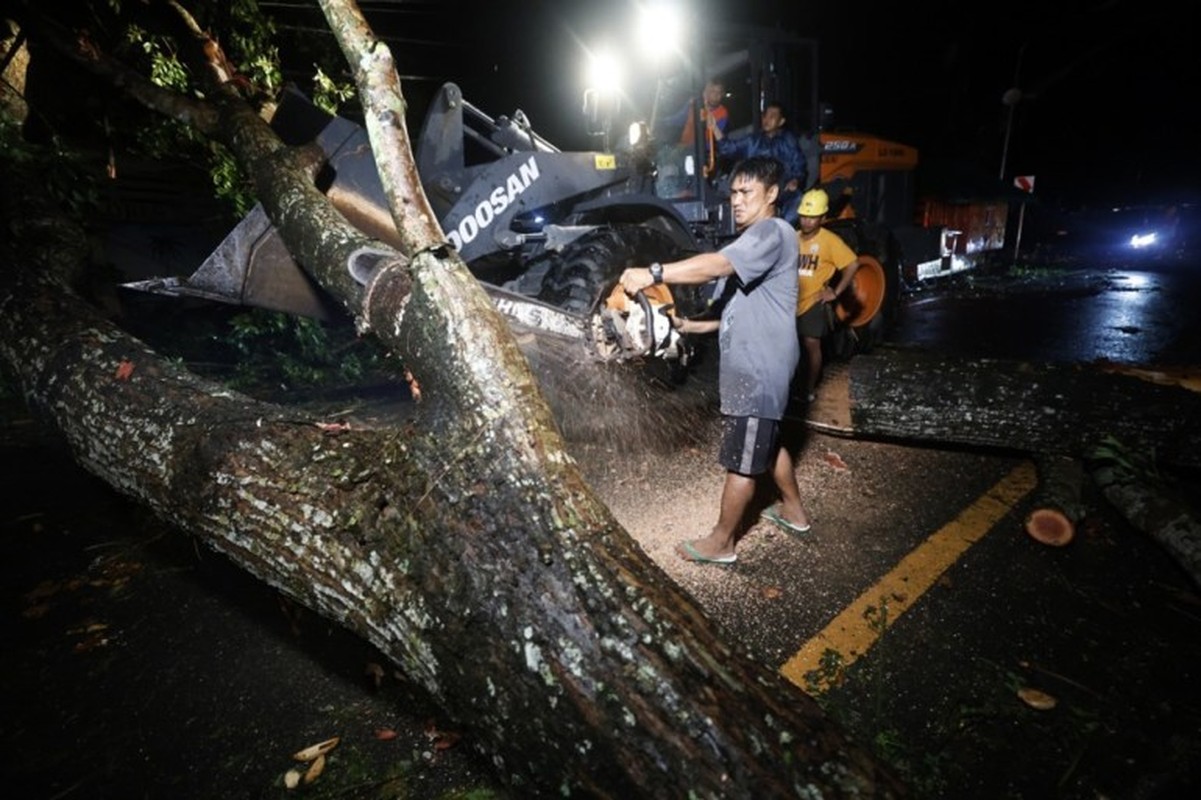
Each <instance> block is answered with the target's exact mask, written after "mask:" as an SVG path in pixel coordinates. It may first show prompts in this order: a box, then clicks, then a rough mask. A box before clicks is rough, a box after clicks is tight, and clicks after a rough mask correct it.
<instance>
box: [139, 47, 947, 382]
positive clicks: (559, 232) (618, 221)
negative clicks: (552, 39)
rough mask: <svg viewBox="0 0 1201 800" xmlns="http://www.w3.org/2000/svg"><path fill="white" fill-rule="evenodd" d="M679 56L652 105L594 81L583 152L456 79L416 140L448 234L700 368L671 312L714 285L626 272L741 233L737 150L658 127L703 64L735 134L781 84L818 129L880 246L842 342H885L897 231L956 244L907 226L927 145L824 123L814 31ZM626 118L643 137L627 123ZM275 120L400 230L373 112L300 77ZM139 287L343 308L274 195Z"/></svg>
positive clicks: (521, 305) (813, 179) (305, 307)
mask: <svg viewBox="0 0 1201 800" xmlns="http://www.w3.org/2000/svg"><path fill="white" fill-rule="evenodd" d="M676 67H677V68H676V69H674V70H673V69H671V68H670V66H668V67H664V66H663V65H662V64H660V65H659V67H658V68H657V70H658V77H657V80H655V81H643V82H642V85H644V86H645V87H647V88H648V89H653V91H652V96H651V97H650V98H648V99H647V100H646V103H645V104H639V103H638V102H636V100H635V101H634V102H629V98H631V97H634V95H632V94H623V95H620V96H619V95H616V94H609V95H607V96H606V95H605V94H603V93H600V92H597V91H595V90H592V89H590V90H589V91H588V92H586V93H585V103H584V110H585V115H586V118H587V120H588V123H589V132H590V133H592V134H594V135H596V136H598V137H600V138H601V140H602V141H601V144H600V146H599V147H597V148H596V149H593V150H581V151H576V152H568V151H563V150H560V149H559V148H558V147H556V146H555V145H554V144H552V143H551V142H550V141H548V140H547V139H546V138H544V137H543V136H541V135H540V134H538V133H537V132H536V131H535V130H534V129H533V126H532V125H531V123H530V120H529V119H528V118H527V116H526V115H525V114H524V113H523V112H522V111H520V110H518V111H515V112H514V113H513V114H512V115H511V116H498V117H492V116H489V115H488V114H487V113H485V112H484V111H482V110H481V109H480V108H478V107H477V106H475V105H474V104H473V103H471V102H470V101H468V100H467V99H466V98H465V97H464V96H463V93H462V91H461V90H460V88H459V86H458V85H456V84H454V83H447V84H445V85H443V86H442V87H441V88H440V90H439V91H438V92H437V93H436V95H435V96H434V98H433V100H432V102H431V103H430V106H429V108H428V111H427V112H426V115H425V119H424V123H423V124H422V126H421V129H420V133H419V136H418V138H417V140H416V142H415V147H414V151H415V152H414V155H415V158H416V164H417V169H418V172H419V174H420V177H421V181H422V185H423V188H424V191H425V193H426V195H427V197H428V199H429V201H430V204H431V206H432V207H433V209H434V211H435V213H436V214H437V217H438V221H439V223H440V225H441V227H442V230H443V231H444V232H445V234H446V237H447V241H448V242H449V243H450V244H451V245H452V246H453V247H455V249H456V250H458V252H459V254H460V256H461V257H462V258H463V260H464V261H465V263H466V264H467V265H468V267H469V268H470V269H471V271H472V273H473V274H474V275H475V276H476V277H477V278H478V279H479V280H480V282H481V284H482V285H483V287H484V288H485V290H486V291H487V292H488V293H489V295H490V296H491V297H492V298H493V300H494V302H495V303H496V305H497V308H498V309H499V310H500V311H501V312H502V313H503V314H505V315H507V316H508V317H510V318H511V319H513V320H514V321H515V322H518V323H521V324H522V325H526V326H530V327H533V328H537V329H539V330H542V331H546V332H548V333H553V334H555V335H562V336H569V337H574V338H578V339H580V340H582V341H583V342H584V343H585V344H586V345H587V348H586V349H587V350H588V352H591V353H592V354H593V355H594V356H595V357H596V358H600V359H606V360H609V359H628V358H645V357H647V356H652V357H655V358H659V359H664V360H667V361H671V362H674V363H673V367H684V368H685V369H686V368H687V364H688V361H689V359H690V357H691V356H692V353H693V350H692V348H691V347H689V343H688V342H687V341H682V340H681V339H680V337H679V335H678V334H677V333H676V332H675V331H674V329H673V328H672V326H671V324H670V320H669V318H668V316H667V315H668V314H685V315H695V314H702V313H705V311H706V310H707V305H708V302H707V301H708V298H707V289H706V287H673V289H672V291H673V292H674V295H672V294H671V293H669V292H665V293H662V294H657V295H656V296H653V297H644V298H639V299H638V300H639V302H633V301H630V300H628V299H627V298H625V297H624V295H623V294H622V293H621V292H620V290H619V289H617V290H615V284H616V281H617V278H618V276H619V275H620V274H621V271H622V270H623V269H624V268H626V267H628V266H632V265H646V264H649V263H652V262H655V261H669V260H674V259H677V258H680V257H682V256H685V255H688V254H690V253H695V252H701V251H706V250H714V249H717V248H719V247H721V246H722V245H723V244H724V243H725V242H727V241H729V240H730V239H732V238H733V237H734V236H735V235H736V232H735V230H734V226H733V220H732V217H731V215H730V212H729V207H728V197H729V186H728V179H727V178H726V177H724V176H725V175H727V174H728V168H729V167H731V166H732V165H729V164H726V165H721V164H714V163H709V164H706V163H705V161H706V159H705V150H704V142H703V139H702V137H694V139H695V142H694V143H693V146H692V147H691V148H680V147H677V146H674V144H673V143H672V142H671V141H670V140H669V139H668V138H667V137H664V136H662V135H655V134H656V131H655V130H654V129H655V120H656V119H657V118H659V117H661V116H663V115H664V112H663V110H662V109H673V108H676V107H678V106H679V104H680V103H681V102H686V101H687V100H688V98H689V97H692V98H696V97H698V96H699V93H700V89H701V86H702V85H703V83H704V78H705V77H706V76H714V75H718V76H721V77H722V78H723V80H724V82H725V85H726V86H727V87H729V91H730V95H729V98H728V103H727V104H728V107H729V108H730V125H731V127H730V129H729V130H728V132H727V135H735V136H736V135H741V134H744V133H748V132H750V130H751V128H752V127H753V126H754V125H755V124H756V123H757V120H758V117H759V111H760V110H761V109H762V108H763V107H764V106H765V105H766V104H767V103H768V102H770V101H772V100H774V99H779V98H785V99H786V102H788V103H789V104H790V108H791V109H792V110H791V112H790V113H791V116H792V117H793V118H794V120H795V121H798V122H799V123H800V125H801V126H802V127H803V126H808V130H810V131H813V132H815V135H814V136H813V137H812V141H813V142H815V144H816V143H818V142H820V160H819V154H818V153H817V152H816V149H815V152H814V153H813V154H812V158H811V162H812V164H813V165H815V166H816V165H818V164H819V163H820V169H811V170H810V172H811V175H810V184H811V185H814V184H818V183H821V184H822V185H823V186H826V187H828V188H829V189H832V190H833V191H832V196H833V197H835V199H836V201H837V202H838V203H839V204H840V205H839V213H838V217H839V219H837V220H835V221H834V222H833V223H832V224H831V227H834V228H835V229H836V230H837V231H838V232H839V233H840V234H841V235H843V237H844V238H845V239H847V240H848V243H849V244H850V245H851V246H852V248H854V249H856V250H857V251H858V252H860V253H861V254H864V255H867V256H870V257H871V258H872V261H873V266H872V267H869V268H867V269H861V270H860V272H859V275H858V276H857V278H856V287H855V291H853V292H848V293H845V295H846V297H847V305H846V306H845V307H841V308H840V309H839V316H840V318H841V320H842V325H841V326H840V329H841V331H842V334H841V336H842V338H841V339H840V340H839V341H840V342H841V344H840V345H839V347H840V349H841V350H842V351H844V352H842V353H840V354H842V355H847V354H849V353H850V352H851V351H854V350H855V349H857V348H866V347H868V346H870V345H871V344H872V343H873V342H874V341H878V340H879V339H880V338H882V336H883V330H884V327H885V326H886V325H887V322H888V321H889V320H890V319H891V318H892V315H893V313H894V309H895V307H896V304H897V298H898V295H899V292H900V286H901V264H900V259H901V256H902V247H901V245H900V244H899V242H900V241H902V239H903V238H904V240H905V241H906V242H908V243H909V244H907V245H906V249H907V251H908V253H907V254H908V255H909V256H910V257H911V259H912V257H913V256H914V255H915V254H918V257H919V258H921V257H923V256H924V255H925V254H924V253H919V251H924V250H929V249H933V250H937V248H938V247H940V246H941V244H940V242H939V241H938V234H936V233H932V232H929V231H919V232H918V233H917V234H916V235H909V236H908V237H907V238H905V237H902V236H901V235H900V234H899V233H898V230H899V228H901V227H906V226H908V227H913V226H911V225H909V223H911V221H912V216H913V198H912V171H913V168H914V167H915V166H916V161H917V157H916V151H914V150H913V149H912V148H908V147H906V146H904V145H897V144H893V143H890V142H887V141H884V140H881V139H878V138H875V137H866V136H863V135H846V134H838V133H832V132H829V131H826V130H823V129H822V123H823V116H826V114H825V111H826V109H824V107H822V106H821V105H819V103H818V101H817V88H816V83H815V75H816V72H817V47H816V43H814V42H813V41H812V40H808V39H802V38H799V37H795V36H793V35H791V34H788V33H785V32H782V31H779V30H776V29H761V28H746V27H738V28H734V27H731V28H726V29H723V30H721V31H720V32H719V33H716V34H714V35H713V36H711V37H710V38H709V39H708V40H707V47H706V48H705V53H704V54H701V55H700V56H699V57H697V58H695V59H683V60H681V61H680V62H679V63H678V64H677V65H676ZM618 97H624V98H627V102H626V103H625V104H624V105H623V103H622V101H621V100H619V99H617V98H618ZM697 107H699V103H698V104H697ZM648 108H649V114H648V113H647V112H646V110H647V109H648ZM648 120H649V121H648ZM627 122H628V123H629V124H628V131H629V134H628V138H624V137H618V136H616V135H615V131H617V130H620V129H622V126H623V125H625V124H626V123H627ZM697 124H698V125H699V124H700V122H699V118H698V120H697ZM272 125H273V127H274V128H275V129H276V131H277V132H278V133H279V134H280V135H281V137H282V138H283V139H284V140H285V141H286V142H288V143H293V144H302V143H307V142H310V141H314V140H315V141H316V142H317V143H318V144H319V145H320V146H321V148H322V149H323V151H324V152H325V154H326V156H327V164H326V168H325V169H324V170H323V175H326V176H327V177H326V178H325V179H324V182H323V184H322V187H323V190H324V191H325V192H326V194H327V196H328V197H329V198H330V200H331V201H332V202H333V204H334V205H335V206H336V207H337V208H338V209H339V210H340V211H341V212H342V213H343V215H344V216H346V218H347V219H348V220H349V221H350V222H351V223H352V224H354V225H355V226H356V227H358V228H360V229H361V230H363V231H364V232H365V233H367V234H369V235H372V236H374V237H376V238H378V239H380V240H383V241H387V242H392V243H396V239H397V237H396V232H395V229H394V227H393V224H392V221H391V218H390V214H389V213H388V210H387V206H386V203H385V200H384V195H383V191H382V186H381V184H380V180H379V176H378V174H377V172H376V167H375V163H374V161H373V159H372V156H371V149H370V145H369V142H368V139H367V134H366V131H365V130H364V129H363V128H362V127H361V126H360V125H358V124H356V123H355V122H353V121H351V120H349V119H345V118H343V117H335V116H330V115H328V114H326V113H324V112H322V111H320V110H319V109H317V108H316V107H315V106H314V105H312V104H311V103H310V102H309V101H308V100H307V99H306V98H305V97H304V96H303V95H302V94H301V93H299V92H297V91H294V90H289V91H286V92H285V94H284V96H283V98H282V100H281V102H280V103H279V104H278V110H277V112H276V114H275V117H274V118H273V121H272ZM696 129H697V130H702V129H703V128H702V127H697V128H696ZM803 188H804V187H803ZM944 249H945V248H944ZM938 257H940V256H939V255H938V254H935V255H934V258H938ZM127 285H128V286H131V287H133V288H137V289H142V290H146V291H152V292H158V293H165V294H173V295H180V296H200V297H207V298H210V299H214V300H221V301H226V302H236V303H243V304H247V305H256V306H261V307H265V308H269V309H274V310H279V311H286V312H292V313H301V314H308V315H311V316H317V317H323V316H328V315H329V314H331V313H341V312H337V311H333V310H332V309H331V307H329V306H327V305H326V304H325V302H324V300H323V297H322V293H321V292H320V290H318V289H317V288H315V287H314V285H313V284H312V283H311V282H310V281H309V279H308V278H307V276H306V275H305V273H304V271H303V270H302V269H301V268H300V267H299V266H298V265H297V264H296V263H295V262H294V261H293V260H292V257H291V255H290V254H289V253H288V251H287V249H286V248H285V247H284V246H283V245H282V243H281V241H280V239H279V236H278V233H277V232H276V231H275V229H274V228H273V226H272V225H271V223H270V220H268V219H267V217H266V215H265V213H264V212H263V211H262V209H261V207H256V208H255V209H254V210H253V211H252V212H251V213H250V214H248V215H247V217H246V218H245V219H244V220H242V222H241V223H239V225H238V226H237V227H236V228H235V229H234V230H233V231H232V232H231V233H230V234H229V235H228V237H227V238H226V240H225V241H224V242H223V243H222V244H221V245H220V246H219V247H218V248H217V249H216V250H215V251H214V252H213V253H212V255H211V256H209V258H208V259H207V260H206V261H205V262H204V263H203V264H202V265H201V267H200V268H199V269H198V270H197V271H196V273H195V274H193V275H192V276H190V277H189V278H186V279H177V278H165V279H154V280H149V281H141V282H139V283H136V284H127Z"/></svg>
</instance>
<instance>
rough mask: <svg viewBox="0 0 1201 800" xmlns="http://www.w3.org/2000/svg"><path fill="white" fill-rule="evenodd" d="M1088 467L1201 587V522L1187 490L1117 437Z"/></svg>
mask: <svg viewBox="0 0 1201 800" xmlns="http://www.w3.org/2000/svg"><path fill="white" fill-rule="evenodd" d="M1086 463H1087V464H1088V467H1089V469H1090V472H1091V475H1092V479H1093V482H1094V483H1096V485H1097V487H1098V488H1099V489H1100V490H1101V493H1102V494H1103V495H1105V498H1106V499H1107V500H1108V501H1109V502H1110V504H1111V505H1113V507H1114V508H1116V509H1117V510H1118V511H1119V512H1121V514H1122V515H1123V516H1124V517H1125V518H1126V519H1127V520H1128V521H1129V522H1130V524H1131V525H1133V526H1134V527H1135V528H1136V529H1137V530H1140V531H1142V532H1143V533H1145V534H1147V535H1148V536H1150V537H1151V538H1152V539H1153V540H1154V541H1156V542H1157V543H1159V544H1160V545H1162V546H1163V547H1164V549H1165V550H1166V551H1167V552H1168V554H1169V555H1170V556H1172V558H1173V559H1175V560H1176V563H1178V564H1179V565H1180V566H1181V567H1182V568H1183V569H1184V571H1185V572H1186V573H1187V574H1188V576H1189V577H1190V578H1191V579H1192V581H1193V584H1194V585H1196V586H1197V587H1199V588H1201V522H1198V520H1197V509H1196V508H1195V506H1191V505H1189V503H1187V502H1186V501H1185V500H1184V499H1183V497H1182V495H1183V491H1182V489H1181V487H1178V486H1172V485H1168V483H1167V480H1166V479H1165V478H1164V477H1163V476H1161V475H1159V474H1158V469H1157V467H1156V466H1155V464H1154V463H1153V462H1151V461H1150V460H1148V459H1147V458H1146V457H1145V456H1142V455H1139V454H1138V453H1137V452H1135V451H1133V450H1131V449H1130V448H1129V447H1128V446H1126V445H1125V443H1122V442H1119V441H1117V440H1116V439H1109V440H1107V441H1105V442H1102V443H1100V444H1098V445H1097V446H1096V447H1094V448H1093V449H1092V450H1090V451H1089V453H1088V459H1087V462H1086Z"/></svg>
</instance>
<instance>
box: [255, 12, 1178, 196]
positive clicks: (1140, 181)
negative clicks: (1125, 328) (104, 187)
mask: <svg viewBox="0 0 1201 800" xmlns="http://www.w3.org/2000/svg"><path fill="white" fill-rule="evenodd" d="M682 2H683V3H684V5H686V6H687V7H689V8H690V9H691V15H692V17H693V18H694V19H695V20H697V21H698V22H702V23H704V24H714V25H720V24H721V22H722V21H741V22H747V23H755V24H766V25H779V26H780V27H782V28H785V29H788V30H792V31H794V32H796V33H798V34H800V35H802V36H807V37H813V38H816V39H817V40H818V41H819V42H820V47H821V51H820V52H821V62H820V68H821V87H822V90H821V96H822V99H823V100H825V101H827V102H829V103H830V105H831V106H832V107H833V109H834V112H835V123H836V125H837V126H839V127H843V128H846V129H858V130H863V131H868V132H871V133H875V134H877V135H880V136H884V137H886V138H890V139H893V140H895V141H900V142H904V143H906V144H912V145H914V146H916V147H918V149H919V152H920V153H921V156H922V158H923V159H924V160H929V161H935V160H939V161H943V160H948V159H954V160H962V161H963V162H964V163H971V164H973V165H974V166H976V167H977V168H978V169H979V170H980V171H981V172H982V173H983V172H987V173H989V174H991V175H992V176H994V177H995V176H997V175H998V173H999V170H1000V166H1001V158H1002V150H1003V144H1004V134H1005V129H1006V121H1007V115H1008V107H1007V106H1005V105H1003V104H1002V102H1001V98H1002V96H1003V95H1004V94H1005V92H1006V91H1007V90H1009V89H1011V88H1015V87H1016V88H1018V89H1020V90H1021V99H1020V101H1019V102H1018V104H1017V105H1016V107H1015V109H1014V111H1015V113H1014V118H1013V127H1012V133H1011V137H1010V145H1009V150H1008V153H1007V156H1006V162H1007V168H1006V170H1005V172H1006V178H1007V179H1011V178H1012V176H1014V175H1019V174H1023V175H1034V176H1035V177H1036V186H1035V192H1036V194H1037V195H1038V196H1039V198H1040V199H1041V200H1043V201H1046V202H1052V203H1056V204H1059V205H1061V206H1065V207H1067V206H1071V205H1073V204H1085V203H1094V204H1095V203H1126V204H1131V203H1134V204H1141V203H1158V202H1168V201H1179V200H1183V199H1192V200H1198V199H1201V152H1199V150H1198V148H1199V145H1201V123H1198V121H1197V119H1198V116H1199V115H1198V113H1197V111H1196V110H1195V108H1194V106H1195V103H1196V98H1197V97H1198V95H1199V94H1201V93H1199V91H1198V89H1199V88H1201V82H1199V81H1198V74H1201V70H1199V69H1198V67H1197V65H1198V64H1199V63H1201V58H1199V56H1198V52H1197V45H1196V44H1195V43H1194V42H1192V41H1191V40H1190V39H1191V36H1190V35H1186V31H1187V30H1189V29H1191V27H1192V26H1191V25H1189V24H1188V23H1187V22H1186V20H1185V19H1184V17H1182V16H1181V12H1179V11H1178V10H1173V8H1174V7H1172V6H1169V5H1168V4H1149V3H1137V2H1132V1H1131V0H1093V2H1051V1H1049V0H1042V2H1035V1H1033V0H1013V1H1012V2H999V3H995V4H991V5H989V4H978V3H963V2H923V3H920V4H919V3H896V2H891V3H831V2H823V3H817V2H808V1H802V2H769V0H736V1H735V0H690V1H689V0H682ZM264 5H267V6H270V5H271V4H270V3H265V4H264ZM361 5H362V8H363V9H364V12H365V14H366V15H367V17H368V20H369V22H370V23H371V24H372V26H373V28H374V29H375V30H376V31H377V33H379V34H380V35H382V36H384V37H385V38H386V39H388V41H389V43H390V44H391V46H392V48H393V51H394V53H395V55H396V56H397V59H398V61H399V62H400V67H399V69H400V71H401V73H402V75H404V76H405V77H407V78H408V80H407V81H406V94H407V95H408V96H409V97H410V99H411V100H412V102H413V105H414V106H415V107H417V106H420V105H421V104H422V103H423V101H424V98H425V97H426V96H428V93H429V91H431V90H432V89H433V88H435V87H436V86H437V85H439V84H440V82H441V81H442V80H454V81H456V82H457V83H459V84H460V85H461V86H462V87H463V89H464V94H465V96H466V97H467V98H468V99H469V100H470V101H472V102H473V103H474V104H475V105H477V106H479V107H480V108H482V109H483V110H485V111H486V112H488V113H490V114H492V115H498V114H508V113H511V112H512V111H513V109H514V108H517V107H520V108H521V109H522V110H524V111H525V112H526V113H527V115H528V116H529V117H530V119H531V121H532V122H533V124H534V127H535V129H536V130H538V131H539V132H540V133H542V134H543V135H545V136H546V137H547V138H549V139H550V140H551V141H554V142H555V143H556V144H558V145H559V146H561V147H563V148H565V149H576V148H584V147H588V146H590V144H589V141H590V140H588V139H587V138H586V137H585V136H584V135H583V123H582V120H581V118H580V116H579V113H578V109H579V105H580V92H581V89H582V84H581V80H580V71H581V70H580V67H579V65H580V64H581V63H582V61H583V58H584V56H583V53H584V48H585V47H586V46H588V45H590V44H592V43H594V42H600V41H603V40H609V41H620V35H621V32H622V31H623V30H624V29H625V27H626V20H627V19H628V18H629V17H630V9H631V7H632V5H633V2H632V0H491V2H478V0H476V1H473V2H466V0H460V1H459V2H456V1H455V0H442V2H422V0H407V1H405V0H396V2H386V1H384V0H373V1H372V0H363V2H362V3H361ZM316 21H317V22H318V23H320V17H319V16H318V17H316ZM414 133H416V131H414Z"/></svg>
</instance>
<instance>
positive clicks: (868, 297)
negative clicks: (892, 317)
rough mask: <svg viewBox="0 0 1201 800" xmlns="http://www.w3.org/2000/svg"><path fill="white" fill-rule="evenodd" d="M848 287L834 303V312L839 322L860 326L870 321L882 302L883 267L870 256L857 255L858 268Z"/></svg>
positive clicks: (883, 288)
mask: <svg viewBox="0 0 1201 800" xmlns="http://www.w3.org/2000/svg"><path fill="white" fill-rule="evenodd" d="M849 288H850V291H847V292H843V293H842V296H841V297H839V298H838V302H837V303H835V304H834V313H835V315H837V317H838V320H839V322H844V323H846V324H848V325H850V326H851V327H852V328H861V327H863V326H864V325H866V324H867V323H869V322H871V321H872V318H873V317H875V316H876V314H878V313H879V311H880V306H882V305H883V304H884V293H885V291H886V289H887V283H886V282H885V278H884V267H883V266H881V265H880V262H879V261H877V260H876V259H875V258H873V257H872V256H859V269H858V270H857V271H856V272H855V279H854V280H853V281H851V285H850V287H849Z"/></svg>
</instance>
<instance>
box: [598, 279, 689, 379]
mask: <svg viewBox="0 0 1201 800" xmlns="http://www.w3.org/2000/svg"><path fill="white" fill-rule="evenodd" d="M675 318H676V312H675V301H674V299H673V298H672V295H671V290H670V289H669V288H667V286H666V285H665V284H661V283H660V284H655V285H653V286H649V287H647V288H646V289H645V290H643V291H641V292H638V293H637V294H636V295H635V296H633V297H631V296H630V295H628V294H626V292H625V290H624V289H623V288H622V286H621V284H620V283H619V284H617V285H616V286H614V287H613V291H611V292H610V293H609V296H608V297H606V298H605V300H604V302H602V303H601V304H600V306H599V308H598V309H597V311H596V313H595V314H593V316H592V320H591V324H592V337H591V338H592V344H593V347H594V348H595V349H596V351H597V354H598V355H599V356H600V357H601V358H602V359H603V360H606V361H628V360H632V359H640V358H661V359H664V360H666V361H678V362H680V363H681V364H682V365H683V364H686V363H687V362H688V360H689V357H690V355H691V351H690V349H689V348H688V346H687V345H686V340H685V339H684V338H683V337H682V336H681V335H680V332H679V331H677V330H676V328H675V324H674V323H675Z"/></svg>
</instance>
